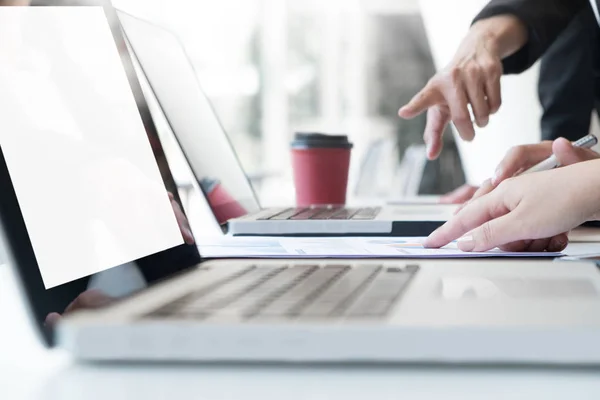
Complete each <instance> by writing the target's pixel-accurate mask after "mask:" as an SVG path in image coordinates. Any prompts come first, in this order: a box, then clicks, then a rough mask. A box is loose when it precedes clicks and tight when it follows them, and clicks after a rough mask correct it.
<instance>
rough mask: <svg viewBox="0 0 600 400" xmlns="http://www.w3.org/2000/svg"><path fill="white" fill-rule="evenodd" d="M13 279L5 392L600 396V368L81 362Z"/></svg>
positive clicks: (127, 399)
mask: <svg viewBox="0 0 600 400" xmlns="http://www.w3.org/2000/svg"><path fill="white" fill-rule="evenodd" d="M11 284H12V282H11V281H9V280H7V273H6V268H5V267H4V266H0V315H2V322H1V324H0V326H1V328H0V398H1V399H10V400H21V399H27V400H34V399H35V400H38V399H40V400H42V399H44V400H45V399H52V400H54V399H55V400H71V399H73V400H79V399H85V400H96V399H98V400H121V399H123V400H131V399H136V400H137V399H140V400H154V399H157V400H158V399H160V400H163V399H172V400H183V399H192V398H193V399H211V400H212V399H227V400H230V399H231V400H237V399H240V400H241V399H243V400H252V399H257V400H258V399H260V400H283V399H285V400H295V399H311V400H317V399H344V400H353V399H357V400H359V399H360V400H364V399H373V400H375V399H377V400H382V399H394V400H398V399H410V400H415V399H417V400H418V399H435V400H441V399H444V400H445V399H461V400H464V399H477V400H481V399H507V398H517V399H544V400H547V399H577V400H581V399H598V398H600V370H569V369H530V368H519V369H516V368H513V369H508V368H505V369H502V368H427V367H387V368H384V367H377V368H374V367H371V368H369V367H360V368H358V367H356V368H352V367H345V368H344V367H280V366H268V367H267V366H264V367H254V368H252V367H245V366H219V367H208V366H194V365H188V366H175V365H161V366H148V365H102V366H94V365H77V364H73V363H72V362H71V361H70V360H69V358H68V357H67V356H65V355H64V354H60V353H58V352H52V351H46V350H44V349H41V348H39V347H38V346H36V342H35V340H34V337H32V334H31V332H30V330H29V329H28V328H29V326H28V325H27V320H26V318H25V317H24V315H23V310H22V309H21V305H20V303H19V301H18V297H17V296H16V293H15V291H14V288H13V287H12V285H11ZM599 340H600V338H599ZM399 345H401V344H399ZM557 345H558V344H557Z"/></svg>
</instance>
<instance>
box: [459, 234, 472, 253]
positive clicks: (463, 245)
mask: <svg viewBox="0 0 600 400" xmlns="http://www.w3.org/2000/svg"><path fill="white" fill-rule="evenodd" d="M456 242H457V244H458V248H459V249H461V250H462V251H473V249H474V248H475V241H474V240H473V236H463V237H461V238H459V239H458V240H457V241H456Z"/></svg>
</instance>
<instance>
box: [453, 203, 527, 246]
mask: <svg viewBox="0 0 600 400" xmlns="http://www.w3.org/2000/svg"><path fill="white" fill-rule="evenodd" d="M515 222H516V221H515V218H514V216H513V215H512V213H508V214H505V215H503V216H501V217H499V218H496V219H492V220H490V221H487V222H485V223H483V224H482V225H480V226H479V227H478V228H475V229H473V230H472V231H471V232H469V233H467V234H466V235H465V236H463V237H462V238H460V239H458V241H457V243H458V248H459V249H460V250H462V251H469V252H470V251H488V250H491V249H494V248H496V247H498V246H502V245H504V244H507V243H511V242H514V241H516V240H520V239H521V237H520V236H521V235H520V233H521V232H520V231H519V229H518V228H517V226H518V225H519V224H517V223H515Z"/></svg>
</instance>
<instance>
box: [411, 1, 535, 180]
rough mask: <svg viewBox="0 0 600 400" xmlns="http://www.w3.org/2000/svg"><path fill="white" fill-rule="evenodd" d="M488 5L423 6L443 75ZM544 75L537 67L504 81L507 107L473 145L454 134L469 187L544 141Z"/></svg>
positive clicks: (479, 130)
mask: <svg viewBox="0 0 600 400" xmlns="http://www.w3.org/2000/svg"><path fill="white" fill-rule="evenodd" d="M487 3H488V0H460V1H448V0H420V7H421V12H422V16H423V21H424V24H425V29H426V32H427V35H428V38H429V45H430V47H431V51H432V54H433V59H434V62H435V64H436V68H437V69H441V68H443V67H445V66H446V65H447V64H448V63H449V62H450V60H451V58H452V56H453V55H454V52H455V51H456V49H457V48H458V45H459V43H460V41H461V40H462V38H463V37H464V36H465V35H466V33H467V31H468V29H469V26H470V24H471V21H472V19H473V17H475V15H476V14H477V13H478V12H479V10H481V9H482V8H483V6H484V5H485V4H487ZM538 70H539V66H538V64H536V65H535V66H534V67H532V68H531V69H530V70H529V71H527V72H526V73H524V74H521V75H518V76H504V77H503V78H502V100H503V103H502V107H501V109H500V111H499V112H498V113H497V114H496V115H494V116H493V117H492V118H491V119H490V124H489V125H488V126H487V127H485V128H483V129H482V128H477V127H476V128H475V132H476V138H475V140H474V141H473V142H471V143H467V142H464V141H462V140H461V139H460V138H459V137H458V136H457V135H456V131H454V133H455V138H457V141H458V149H459V152H460V155H461V159H462V162H463V167H464V169H465V175H466V178H467V181H468V182H469V183H471V184H479V183H481V182H482V181H483V180H485V179H487V178H489V177H490V176H491V175H492V174H493V172H494V169H495V167H496V165H497V164H498V162H499V161H500V160H501V159H502V157H503V156H504V154H505V153H506V151H507V150H508V149H509V148H510V147H512V146H515V145H518V144H524V143H532V142H537V141H539V140H540V137H541V128H540V117H541V112H542V109H541V106H540V104H539V100H538V96H537V79H538Z"/></svg>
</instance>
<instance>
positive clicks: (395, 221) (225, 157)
mask: <svg viewBox="0 0 600 400" xmlns="http://www.w3.org/2000/svg"><path fill="white" fill-rule="evenodd" d="M119 19H120V21H121V24H122V26H123V29H124V32H125V35H126V38H127V40H128V42H129V44H130V48H131V49H132V50H133V53H134V55H135V58H136V59H137V60H138V61H139V65H140V66H141V70H143V75H144V78H146V79H147V81H148V83H149V87H151V90H152V92H153V93H151V94H148V95H151V96H155V97H156V99H157V101H158V103H159V104H160V109H161V110H162V112H163V113H164V117H165V118H166V120H167V121H168V123H169V125H170V127H171V129H172V131H173V133H174V135H175V137H176V139H177V141H178V143H179V145H180V147H181V148H182V151H183V153H184V155H185V158H186V159H187V162H188V163H189V164H190V168H191V170H192V171H193V173H194V175H195V177H196V179H197V180H198V182H199V183H200V187H201V188H202V191H203V194H204V196H205V197H206V199H207V201H208V203H209V204H210V206H211V209H212V212H213V214H214V216H215V219H216V220H217V222H218V223H219V224H221V225H223V226H224V229H225V230H226V231H228V232H229V233H231V234H233V235H295V236H298V235H309V236H323V235H325V236H335V235H361V236H366V235H373V236H389V235H393V236H427V235H429V234H430V233H431V232H432V231H433V230H435V229H436V228H438V227H439V226H440V225H442V224H443V223H444V222H446V221H447V220H448V219H449V218H450V217H451V216H452V214H453V212H454V210H455V209H456V206H455V205H439V204H402V205H384V206H377V207H354V208H347V207H337V206H329V207H308V208H296V207H282V208H277V209H261V207H260V204H259V201H258V199H257V198H256V196H255V193H254V191H253V190H252V187H251V185H250V183H249V181H248V179H247V176H246V174H245V172H244V170H243V169H242V166H241V164H240V162H239V160H238V158H237V156H236V154H235V151H234V149H233V147H232V145H231V143H230V141H229V139H228V137H227V134H226V132H225V131H224V130H223V127H222V125H221V123H220V122H219V119H218V117H217V116H216V114H215V112H214V110H213V108H212V106H211V104H210V101H209V100H208V98H207V96H206V95H205V94H204V93H203V91H202V89H201V87H200V85H199V83H198V79H197V76H196V73H195V71H194V68H193V67H192V64H191V63H190V61H189V59H188V57H187V55H186V53H185V50H184V48H183V47H182V45H181V44H180V42H179V41H178V39H177V38H176V37H175V36H174V35H172V34H171V33H170V32H169V31H167V30H165V29H163V28H161V27H158V26H156V25H153V24H152V23H149V22H147V21H144V20H141V19H138V18H136V17H133V16H131V15H128V14H126V13H123V12H119ZM282 134H283V133H282Z"/></svg>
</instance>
